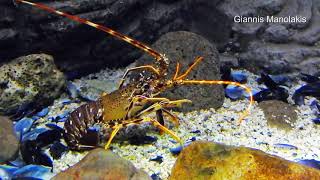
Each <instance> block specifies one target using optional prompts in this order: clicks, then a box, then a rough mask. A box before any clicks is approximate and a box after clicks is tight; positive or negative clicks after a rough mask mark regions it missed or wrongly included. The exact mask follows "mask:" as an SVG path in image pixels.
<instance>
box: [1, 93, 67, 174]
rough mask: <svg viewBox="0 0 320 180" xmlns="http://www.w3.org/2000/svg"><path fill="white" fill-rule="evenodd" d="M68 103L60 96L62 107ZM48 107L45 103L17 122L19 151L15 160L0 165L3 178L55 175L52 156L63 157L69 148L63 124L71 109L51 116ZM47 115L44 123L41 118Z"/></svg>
mask: <svg viewBox="0 0 320 180" xmlns="http://www.w3.org/2000/svg"><path fill="white" fill-rule="evenodd" d="M69 103H71V100H69V99H63V100H61V101H60V104H61V107H60V108H61V109H64V108H63V106H64V105H66V104H69ZM49 111H50V110H49V108H48V107H46V108H44V109H42V110H41V111H39V112H37V113H35V114H34V115H33V116H32V117H24V118H22V119H20V120H18V121H17V122H16V123H15V124H14V132H15V134H16V136H17V137H18V138H19V141H20V148H19V154H18V157H17V158H16V159H15V160H13V161H9V162H7V163H6V164H5V165H0V177H1V179H19V178H36V179H50V177H53V176H54V173H53V160H55V159H59V158H61V156H62V155H63V154H64V153H66V152H67V150H68V147H67V146H66V145H65V144H64V143H63V142H62V141H61V140H62V137H63V128H62V125H63V122H64V121H66V120H67V116H68V114H69V112H70V110H65V111H62V113H60V114H59V115H56V116H49V115H48V113H49ZM44 118H47V120H45V121H44V122H45V124H43V122H41V121H42V120H43V119H44ZM40 124H42V125H40Z"/></svg>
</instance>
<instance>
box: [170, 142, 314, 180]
mask: <svg viewBox="0 0 320 180" xmlns="http://www.w3.org/2000/svg"><path fill="white" fill-rule="evenodd" d="M169 179H171V180H179V179H190V180H192V179H229V180H233V179H234V180H247V179H278V180H287V179H320V171H319V170H316V169H314V168H310V167H307V166H304V165H300V164H297V163H294V162H290V161H288V160H285V159H282V158H280V157H276V156H272V155H269V154H266V153H264V152H262V151H260V150H255V149H251V148H246V147H233V146H226V145H222V144H216V143H211V142H204V141H196V142H194V143H192V144H191V145H189V146H188V147H186V148H185V149H184V150H183V151H182V152H181V154H180V155H179V156H178V159H177V161H176V162H175V165H174V166H173V168H172V171H171V176H170V177H169Z"/></svg>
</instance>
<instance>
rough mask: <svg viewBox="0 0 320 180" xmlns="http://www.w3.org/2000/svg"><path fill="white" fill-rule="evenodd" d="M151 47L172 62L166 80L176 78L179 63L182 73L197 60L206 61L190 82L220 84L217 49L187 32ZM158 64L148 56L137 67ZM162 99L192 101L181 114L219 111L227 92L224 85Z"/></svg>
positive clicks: (169, 94) (167, 36) (186, 90)
mask: <svg viewBox="0 0 320 180" xmlns="http://www.w3.org/2000/svg"><path fill="white" fill-rule="evenodd" d="M152 47H153V48H154V49H156V50H157V51H158V52H160V53H164V54H165V55H166V56H167V57H168V58H169V61H170V62H169V70H168V75H167V77H168V78H167V79H170V78H173V76H174V73H175V68H176V64H177V62H179V63H180V65H181V69H180V73H183V72H184V71H185V70H186V69H187V68H188V67H189V65H190V64H191V63H193V62H194V59H195V58H196V57H199V56H202V57H204V60H203V61H202V62H200V63H199V65H197V66H196V67H195V68H194V69H193V71H192V72H191V73H190V74H189V76H188V77H187V79H198V80H219V79H220V62H219V54H218V51H217V49H216V47H215V46H214V45H213V44H211V43H210V42H209V41H207V40H206V39H204V38H203V37H201V36H199V35H197V34H194V33H190V32H185V31H178V32H170V33H167V34H165V35H163V36H162V37H161V38H160V39H159V40H157V41H156V42H155V43H154V44H153V45H152ZM154 62H155V61H154V60H153V59H152V58H150V56H148V55H145V56H143V57H141V58H140V59H138V60H137V66H139V65H143V64H152V63H154ZM160 96H164V97H167V98H169V99H172V100H176V99H190V100H191V101H192V104H184V105H183V106H182V108H179V110H182V111H190V110H196V109H200V108H211V107H212V108H219V107H221V106H222V104H223V100H224V91H223V88H222V86H221V85H188V86H181V87H178V88H175V89H172V90H168V91H165V92H164V93H162V94H160Z"/></svg>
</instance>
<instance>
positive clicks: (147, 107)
mask: <svg viewBox="0 0 320 180" xmlns="http://www.w3.org/2000/svg"><path fill="white" fill-rule="evenodd" d="M16 2H18V3H25V4H29V5H32V6H35V7H37V8H40V9H43V10H46V11H48V12H51V13H54V14H58V15H60V16H64V17H67V18H69V19H71V20H73V21H76V22H79V23H84V24H87V25H89V26H92V27H94V28H97V29H99V30H101V31H104V32H106V33H108V34H110V35H112V36H114V37H116V38H118V39H120V40H123V41H125V42H127V43H129V44H131V45H133V46H135V47H137V48H139V49H141V50H143V51H145V52H146V53H148V54H149V55H151V56H153V57H154V58H155V60H156V63H155V66H151V65H144V66H139V67H134V68H130V69H127V70H126V72H125V73H124V75H123V77H122V80H121V81H120V84H119V88H118V89H117V90H115V91H114V92H111V93H109V94H106V93H105V94H103V95H102V96H101V97H100V98H99V99H98V100H97V101H94V102H89V103H87V104H84V105H82V106H80V107H78V108H77V109H76V110H74V111H73V112H72V113H71V114H70V116H69V118H68V120H67V121H66V122H65V125H64V127H65V132H64V138H65V140H66V142H67V144H68V145H69V147H70V148H71V149H74V150H81V149H87V148H92V147H91V146H87V145H84V144H80V140H81V138H83V137H84V136H85V135H86V134H87V131H88V128H89V127H90V126H92V125H94V124H95V123H102V124H104V125H105V126H106V127H108V128H110V129H112V132H111V134H110V136H109V139H108V141H107V143H106V145H105V149H108V147H109V146H110V143H111V141H112V139H113V138H114V137H115V135H116V134H117V132H118V131H119V130H120V129H121V128H123V127H127V126H129V125H133V124H140V123H143V122H151V123H152V124H153V125H154V126H156V127H158V128H159V129H160V130H161V131H164V132H166V133H168V134H170V135H171V136H172V137H173V138H174V139H175V140H177V141H178V142H180V144H182V140H181V139H180V138H179V137H178V136H177V135H175V133H174V132H172V131H171V130H169V129H168V128H166V127H165V126H164V125H163V114H166V115H168V116H169V120H171V121H172V122H173V123H175V124H178V122H179V121H178V118H177V117H176V116H175V115H173V114H172V113H171V112H170V111H169V110H167V109H168V108H173V107H179V106H181V104H182V103H190V102H191V101H190V100H188V99H181V100H175V101H171V100H169V99H167V98H162V97H156V96H157V95H159V93H161V92H163V91H165V90H167V89H169V88H175V87H177V86H180V85H188V84H208V85H213V84H220V85H222V84H226V85H228V84H231V85H235V86H239V87H241V88H243V89H245V91H246V92H247V93H248V94H249V95H250V103H249V105H248V107H247V109H246V110H245V111H244V112H243V114H242V115H241V116H240V118H239V120H240V122H241V121H242V119H243V118H244V117H245V116H247V115H248V114H249V112H250V108H251V106H252V104H253V96H252V93H251V89H250V88H249V87H247V86H245V85H243V84H240V83H238V82H232V81H220V80H188V79H186V77H187V76H188V74H189V73H190V72H191V70H192V69H193V68H194V67H195V66H196V65H197V64H198V63H200V62H201V61H202V60H203V58H202V57H197V58H196V59H195V61H194V62H193V64H191V66H190V67H189V68H188V69H187V70H186V71H185V72H184V73H182V74H180V72H179V70H180V64H179V63H177V65H176V71H175V74H174V76H173V77H172V78H168V77H167V71H168V66H169V60H168V58H167V57H166V56H165V55H164V54H162V53H159V52H157V51H155V50H154V49H151V48H150V47H148V46H147V45H145V44H143V43H141V42H139V41H136V40H134V39H132V38H129V37H127V36H125V35H123V34H121V33H119V32H116V31H114V30H112V29H110V28H108V27H105V26H102V25H99V24H96V23H93V22H91V21H88V20H86V19H83V18H80V17H77V16H74V15H70V14H67V13H64V12H61V11H58V10H55V9H53V8H51V7H48V6H46V5H44V4H41V3H32V2H30V1H26V0H16ZM138 70H139V71H141V70H142V71H148V72H150V74H151V75H150V76H149V77H146V76H141V77H140V79H139V80H138V81H135V82H132V83H131V84H128V85H125V86H124V81H125V78H126V77H127V75H128V73H129V72H131V71H138ZM153 112H155V113H156V115H157V116H156V117H157V118H156V119H153V118H151V117H150V116H146V115H148V114H150V113H153Z"/></svg>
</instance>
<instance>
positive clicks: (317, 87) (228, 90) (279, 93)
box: [222, 70, 320, 124]
mask: <svg viewBox="0 0 320 180" xmlns="http://www.w3.org/2000/svg"><path fill="white" fill-rule="evenodd" d="M222 78H223V79H224V80H231V81H237V82H239V83H246V82H247V74H246V73H245V72H243V71H232V72H231V70H227V71H224V74H223V76H222ZM301 80H302V81H304V82H306V84H304V85H302V86H301V87H299V88H298V89H296V90H295V92H294V93H293V95H292V97H291V98H292V100H293V101H294V103H295V104H296V105H304V104H305V102H304V100H305V97H306V96H311V97H315V98H316V99H313V100H312V101H311V103H310V104H309V105H310V107H311V109H312V110H313V112H314V113H315V115H316V118H315V119H312V120H313V122H314V123H315V124H320V105H319V99H320V78H318V77H316V76H312V75H308V74H303V73H302V74H301ZM257 82H258V83H259V84H264V86H263V87H259V89H252V92H253V97H254V100H255V101H257V102H262V101H267V100H280V101H283V102H286V103H288V98H289V97H290V96H289V88H290V87H291V84H290V78H288V77H286V76H283V75H268V74H266V73H261V76H260V77H259V78H258V79H257ZM225 94H226V96H227V97H229V98H230V99H232V100H238V99H240V98H242V97H246V98H248V97H249V96H248V94H247V93H246V92H245V91H244V90H243V89H242V88H241V87H239V86H234V85H228V86H226V87H225Z"/></svg>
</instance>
